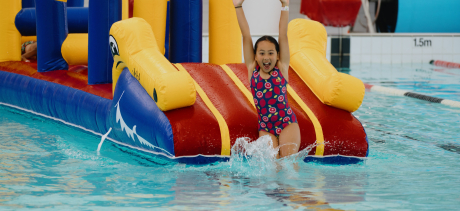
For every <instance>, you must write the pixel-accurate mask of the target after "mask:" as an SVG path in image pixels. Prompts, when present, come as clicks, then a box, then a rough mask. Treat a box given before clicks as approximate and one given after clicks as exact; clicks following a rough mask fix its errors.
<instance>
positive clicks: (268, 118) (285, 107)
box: [233, 0, 300, 158]
mask: <svg viewBox="0 0 460 211" xmlns="http://www.w3.org/2000/svg"><path fill="white" fill-rule="evenodd" d="M243 2H244V0H233V5H234V6H235V10H236V15H237V18H238V24H239V25H240V30H241V33H242V34H243V52H244V62H245V63H246V67H247V68H248V78H249V83H250V84H251V90H252V95H253V97H254V103H255V105H256V108H257V113H258V117H259V137H261V136H265V135H269V136H270V137H271V139H272V141H273V147H275V148H276V147H278V146H280V150H279V154H278V155H277V156H276V157H277V158H280V157H281V158H282V157H285V156H289V155H292V154H295V153H297V152H298V151H299V147H300V129H299V125H298V124H297V118H296V116H295V114H294V112H293V111H292V109H291V107H290V106H289V104H288V101H287V88H286V86H287V83H288V81H289V78H288V77H289V75H288V70H289V60H290V58H289V57H290V55H289V43H288V37H287V27H288V19H289V0H280V2H281V6H282V7H281V10H282V11H281V18H280V22H279V44H278V42H277V41H276V39H275V38H273V37H270V36H263V37H261V38H260V39H259V40H257V42H256V44H255V46H254V48H253V47H252V46H253V45H252V38H251V34H250V31H249V25H248V22H247V20H246V17H245V15H244V11H243V8H242V4H243ZM260 12H263V11H260Z"/></svg>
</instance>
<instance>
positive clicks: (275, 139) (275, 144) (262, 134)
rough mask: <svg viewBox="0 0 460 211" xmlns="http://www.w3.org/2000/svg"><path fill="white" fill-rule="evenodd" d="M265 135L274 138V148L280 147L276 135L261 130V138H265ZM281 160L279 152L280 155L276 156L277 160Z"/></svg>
mask: <svg viewBox="0 0 460 211" xmlns="http://www.w3.org/2000/svg"><path fill="white" fill-rule="evenodd" d="M265 135H269V136H270V138H272V142H273V148H274V149H276V148H277V147H278V138H276V136H275V135H273V134H271V133H269V132H267V131H264V130H261V131H259V137H262V136H265ZM278 158H280V155H279V152H278V154H276V159H278Z"/></svg>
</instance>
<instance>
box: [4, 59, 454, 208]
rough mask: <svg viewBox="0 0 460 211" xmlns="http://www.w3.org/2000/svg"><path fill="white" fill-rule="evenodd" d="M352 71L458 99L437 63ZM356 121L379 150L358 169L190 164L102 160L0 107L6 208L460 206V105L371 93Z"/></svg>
mask: <svg viewBox="0 0 460 211" xmlns="http://www.w3.org/2000/svg"><path fill="white" fill-rule="evenodd" d="M351 69H352V70H351V71H350V74H351V75H354V76H356V77H358V78H360V79H362V80H363V81H364V82H365V83H371V84H378V85H380V86H388V87H395V88H399V89H406V90H408V91H416V92H420V93H426V94H429V95H431V96H435V97H443V98H447V99H451V100H460V99H459V93H460V87H459V84H460V81H459V80H460V76H459V75H452V74H447V73H445V72H440V71H436V70H434V69H433V66H429V65H425V66H382V65H358V66H352V68H351ZM447 71H448V72H453V73H456V74H460V70H458V69H457V70H455V69H454V70H447ZM354 114H355V115H356V116H357V117H358V118H359V119H360V120H361V121H362V122H363V124H364V125H365V128H366V131H367V133H368V136H369V142H370V153H369V157H368V158H367V159H366V160H364V161H363V162H362V163H360V164H354V165H344V166H337V165H324V164H316V163H304V162H299V161H296V160H285V161H280V162H279V163H278V164H274V163H273V162H272V161H271V160H270V158H269V157H267V156H263V155H261V156H258V157H257V156H256V157H254V158H252V160H240V159H239V157H238V156H234V157H233V158H232V160H231V162H226V163H215V164H212V165H205V166H187V165H183V164H175V163H170V162H167V161H164V160H161V159H158V158H155V157H151V156H147V155H144V154H139V153H138V152H136V151H133V150H131V149H128V148H126V147H121V146H118V145H116V144H113V143H112V142H110V141H105V143H104V144H103V146H102V149H101V152H100V155H98V154H97V152H96V149H97V146H98V144H99V142H100V136H96V135H94V134H91V133H88V132H85V131H82V130H80V129H76V128H73V127H70V126H67V125H64V124H61V123H59V122H56V121H53V120H49V119H46V118H43V117H39V116H35V115H33V114H29V113H26V112H23V111H19V110H17V109H14V108H10V107H7V106H0V210H26V209H30V208H39V209H42V210H152V208H156V209H172V210H183V209H198V210H215V209H224V210H267V209H272V210H293V209H296V210H304V209H313V210H420V209H426V210H457V209H458V207H459V206H460V176H459V175H460V138H459V133H460V129H459V123H460V109H458V108H453V107H448V106H445V105H442V104H435V103H429V102H426V101H422V100H418V99H412V98H408V97H397V96H386V95H383V94H381V93H374V92H367V93H366V96H365V98H364V102H363V104H362V106H361V108H360V109H359V110H358V111H356V112H355V113H354ZM261 142H262V141H261ZM261 144H264V143H261ZM255 161H257V162H255Z"/></svg>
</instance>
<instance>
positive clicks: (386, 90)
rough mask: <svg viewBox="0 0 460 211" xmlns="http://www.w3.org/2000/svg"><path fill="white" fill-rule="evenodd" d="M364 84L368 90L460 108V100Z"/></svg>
mask: <svg viewBox="0 0 460 211" xmlns="http://www.w3.org/2000/svg"><path fill="white" fill-rule="evenodd" d="M364 86H365V87H366V89H367V90H369V91H372V92H380V93H384V94H388V95H394V96H407V97H412V98H417V99H420V100H425V101H428V102H432V103H441V104H444V105H448V106H452V107H457V108H460V102H458V101H453V100H446V99H442V98H437V97H431V96H427V95H423V94H419V93H414V92H409V91H405V90H400V89H395V88H390V87H383V86H377V85H370V84H364Z"/></svg>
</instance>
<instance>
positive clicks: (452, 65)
mask: <svg viewBox="0 0 460 211" xmlns="http://www.w3.org/2000/svg"><path fill="white" fill-rule="evenodd" d="M430 64H432V65H434V66H438V67H447V68H460V63H455V62H446V61H441V60H431V61H430Z"/></svg>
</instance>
